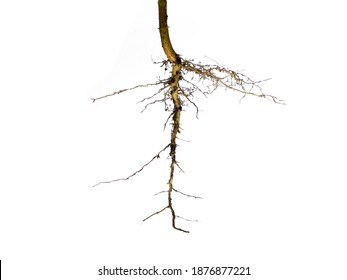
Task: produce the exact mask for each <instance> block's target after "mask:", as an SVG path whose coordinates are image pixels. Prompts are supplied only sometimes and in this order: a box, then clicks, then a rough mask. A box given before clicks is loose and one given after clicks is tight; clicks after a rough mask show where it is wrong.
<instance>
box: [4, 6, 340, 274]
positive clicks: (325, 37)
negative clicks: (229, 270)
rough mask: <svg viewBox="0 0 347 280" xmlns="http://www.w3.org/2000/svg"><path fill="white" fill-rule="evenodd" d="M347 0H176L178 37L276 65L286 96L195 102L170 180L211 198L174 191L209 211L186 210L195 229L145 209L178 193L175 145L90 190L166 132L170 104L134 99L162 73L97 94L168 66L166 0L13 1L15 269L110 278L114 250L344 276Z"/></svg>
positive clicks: (137, 258) (244, 60)
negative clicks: (161, 25)
mask: <svg viewBox="0 0 347 280" xmlns="http://www.w3.org/2000/svg"><path fill="white" fill-rule="evenodd" d="M343 3H344V2H343V1H338V0H332V1H298V0H294V1H273V0H265V1H255V0H246V1H245V0H243V1H226V0H214V1H213V2H212V1H201V0H200V1H198V0H189V1H187V0H175V1H169V3H168V9H169V10H168V12H169V25H170V32H171V39H172V42H173V44H174V48H175V49H176V51H177V52H178V53H180V54H181V55H182V56H183V57H185V58H195V59H202V60H205V61H207V62H210V61H209V60H208V59H207V58H206V57H205V56H208V57H211V58H213V59H214V60H216V61H218V62H219V63H221V64H224V65H227V66H229V67H230V68H232V69H235V70H243V69H244V72H245V73H247V74H249V75H250V76H251V77H254V78H255V79H264V78H269V77H271V78H272V80H270V81H269V82H266V83H265V84H264V85H263V88H264V90H265V91H266V92H268V93H271V94H273V95H276V96H278V97H279V98H282V99H284V100H285V101H286V103H287V105H286V106H281V105H276V104H273V103H271V102H268V101H266V100H260V99H256V98H252V97H249V98H246V99H245V100H243V101H242V102H241V103H240V102H239V98H240V96H238V95H237V94H235V93H233V92H226V91H224V90H221V91H218V92H216V93H215V94H214V95H213V96H211V97H210V98H208V99H205V98H199V97H198V96H197V98H196V102H199V103H198V104H199V107H200V110H201V112H200V115H199V120H196V119H195V112H194V108H190V109H188V108H187V109H186V112H184V116H183V124H182V125H183V128H184V130H183V131H182V133H181V136H180V137H181V138H183V139H186V140H189V141H190V142H181V143H180V147H179V149H178V159H179V161H180V163H181V166H182V168H183V169H184V171H185V173H177V174H176V179H175V186H176V187H177V188H178V189H180V190H181V191H184V192H186V193H189V194H194V195H197V196H202V197H203V198H204V199H202V200H198V199H192V198H187V197H182V196H177V195H176V196H175V198H174V203H175V207H176V211H177V214H178V215H181V216H184V217H186V218H189V219H197V220H199V222H197V223H196V222H186V221H184V220H178V224H179V226H181V227H183V228H184V229H187V230H190V233H189V234H184V233H182V232H179V231H175V230H173V229H172V228H171V227H170V215H169V212H168V211H167V212H164V213H162V214H160V215H158V216H156V217H153V218H152V219H150V220H148V221H147V222H145V223H142V222H141V221H142V219H143V218H145V217H146V216H148V215H149V214H151V213H153V212H155V211H157V210H160V209H161V208H162V207H164V206H165V205H166V197H165V195H158V196H154V194H155V193H157V192H159V191H162V190H165V189H166V188H167V184H166V183H167V180H168V174H169V169H168V168H169V160H167V159H166V156H165V155H163V156H162V157H161V159H160V160H157V161H155V162H154V163H153V164H152V165H151V166H149V167H148V168H146V169H145V170H144V171H143V172H141V173H140V174H138V175H137V176H136V177H134V178H133V179H131V180H129V181H124V182H119V183H115V184H109V185H100V186H98V187H96V188H92V185H94V184H95V183H97V182H99V181H100V180H108V179H114V178H117V177H124V176H127V175H129V174H131V173H132V172H134V171H135V170H136V169H137V168H139V167H141V165H142V164H143V163H145V162H146V161H148V160H149V159H151V158H152V157H153V156H154V155H155V154H156V153H157V152H158V151H159V150H160V149H162V148H163V147H164V146H165V145H166V144H167V143H168V140H169V132H170V130H168V129H167V130H166V131H163V124H164V122H165V120H166V118H167V114H166V113H165V112H164V108H163V106H161V105H158V106H153V107H151V108H149V109H148V110H146V111H145V112H144V113H142V114H141V113H140V112H141V110H142V109H143V104H138V105H136V103H137V102H138V101H139V100H141V99H142V98H144V97H145V96H147V95H148V94H150V93H151V89H149V90H139V91H136V92H129V93H125V94H123V95H119V96H114V97H111V98H109V99H105V100H100V101H98V102H96V103H92V102H91V98H92V97H97V96H101V95H105V94H108V93H111V92H112V91H115V90H118V89H121V88H124V87H131V86H134V85H136V84H141V83H148V82H154V81H156V79H157V78H156V77H157V76H159V75H162V76H163V73H162V69H161V68H159V67H157V66H155V65H153V64H152V61H151V60H152V59H154V60H157V61H158V60H161V59H162V58H164V54H163V52H162V50H161V45H160V40H159V34H158V29H157V27H158V23H157V6H156V5H157V2H156V1H155V0H131V1H117V0H113V1H108V0H101V1H79V0H69V1H66V0H62V1H39V0H34V1H20V0H18V1H9V0H4V1H1V4H0V29H1V34H0V36H1V44H0V56H1V57H0V59H1V60H0V71H1V72H0V87H1V88H0V94H1V99H0V124H1V127H0V129H1V131H0V133H1V138H0V143H1V145H0V172H1V173H0V219H1V220H0V221H1V223H0V259H2V262H3V267H2V269H3V272H2V274H3V277H4V279H101V276H98V275H97V270H98V269H99V268H101V267H102V266H104V265H105V266H107V267H109V268H114V267H124V268H137V267H139V266H141V267H152V266H153V265H156V266H157V267H159V268H182V269H184V270H185V269H187V270H188V271H189V272H188V273H185V275H184V276H178V277H177V279H190V278H193V276H190V274H191V270H190V269H191V267H193V266H249V267H250V269H251V273H252V276H247V279H264V280H265V279H335V280H337V279H346V276H347V272H346V261H347V255H346V252H347V244H346V236H347V230H346V213H347V211H346V210H347V209H346V208H347V207H346V192H345V188H346V183H347V180H346V156H347V149H346V142H347V139H346V138H347V137H346V133H345V130H346V119H347V118H346V116H347V113H346V109H345V107H346V101H347V98H346V86H345V81H346V78H345V72H346V70H345V69H346V68H345V67H346V62H347V59H346V58H347V57H346V51H345V50H346V49H347V44H346V42H345V26H346V21H347V20H346V17H345V9H344V7H343ZM197 277H198V276H197ZM239 277H240V276H239ZM118 278H120V277H118ZM134 278H135V277H134ZM172 278H174V277H172ZM206 278H207V277H206ZM216 278H217V277H216ZM227 278H228V277H226V276H225V279H227ZM235 278H236V279H237V277H235ZM121 279H123V278H121ZM124 279H132V278H131V277H129V276H128V277H124ZM139 279H140V278H139ZM141 279H147V278H146V277H142V278H141ZM148 279H149V277H148ZM150 279H153V277H151V278H150ZM167 279H170V277H167Z"/></svg>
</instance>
